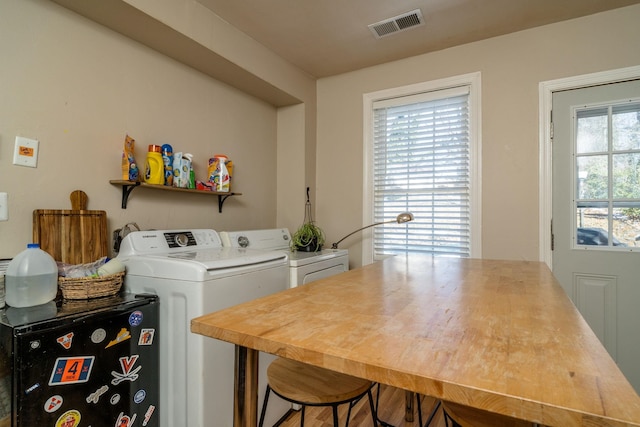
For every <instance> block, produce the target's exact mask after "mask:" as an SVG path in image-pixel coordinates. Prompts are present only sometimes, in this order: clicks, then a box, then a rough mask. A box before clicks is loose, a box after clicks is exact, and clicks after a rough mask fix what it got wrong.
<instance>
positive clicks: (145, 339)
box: [138, 328, 156, 345]
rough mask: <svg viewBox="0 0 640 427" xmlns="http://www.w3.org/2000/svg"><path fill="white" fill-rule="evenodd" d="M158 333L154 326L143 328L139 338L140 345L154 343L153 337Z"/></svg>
mask: <svg viewBox="0 0 640 427" xmlns="http://www.w3.org/2000/svg"><path fill="white" fill-rule="evenodd" d="M155 334H156V330H155V329H154V328H142V330H141V331H140V337H139V338H138V345H151V344H153V337H154V336H155Z"/></svg>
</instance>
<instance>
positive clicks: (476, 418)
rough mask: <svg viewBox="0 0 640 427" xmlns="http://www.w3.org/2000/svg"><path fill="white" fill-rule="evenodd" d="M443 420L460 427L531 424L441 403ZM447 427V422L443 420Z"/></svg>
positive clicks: (528, 426) (516, 426)
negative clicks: (451, 421)
mask: <svg viewBox="0 0 640 427" xmlns="http://www.w3.org/2000/svg"><path fill="white" fill-rule="evenodd" d="M442 409H443V410H444V413H445V418H447V417H448V418H449V419H453V421H455V423H456V424H458V425H459V426H461V427H531V426H532V425H533V423H530V422H528V421H524V420H519V419H517V418H511V417H508V416H506V415H501V414H496V413H493V412H488V411H483V410H480V409H475V408H470V407H468V406H464V405H459V404H457V403H450V402H442ZM445 422H446V424H447V426H448V425H449V422H448V420H446V419H445Z"/></svg>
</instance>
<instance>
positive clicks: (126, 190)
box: [109, 179, 242, 212]
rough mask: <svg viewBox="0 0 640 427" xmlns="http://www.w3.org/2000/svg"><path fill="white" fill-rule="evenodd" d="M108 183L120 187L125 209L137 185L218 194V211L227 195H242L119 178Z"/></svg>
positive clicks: (156, 188) (163, 189)
mask: <svg viewBox="0 0 640 427" xmlns="http://www.w3.org/2000/svg"><path fill="white" fill-rule="evenodd" d="M109 184H111V185H115V186H117V187H122V209H127V202H128V200H129V195H130V194H131V192H132V191H133V189H134V188H138V187H140V188H151V189H154V190H161V191H174V192H181V193H191V194H202V195H205V196H218V212H222V205H223V204H224V202H225V200H227V199H228V198H229V197H231V196H241V195H242V193H218V192H215V191H206V190H195V189H191V188H177V187H169V186H166V185H155V184H147V183H146V182H136V181H126V180H120V179H113V180H111V181H109Z"/></svg>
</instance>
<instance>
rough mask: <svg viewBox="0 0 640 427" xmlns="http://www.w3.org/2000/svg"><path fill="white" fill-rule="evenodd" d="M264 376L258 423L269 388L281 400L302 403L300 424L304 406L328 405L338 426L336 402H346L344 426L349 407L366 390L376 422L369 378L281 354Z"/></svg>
mask: <svg viewBox="0 0 640 427" xmlns="http://www.w3.org/2000/svg"><path fill="white" fill-rule="evenodd" d="M267 379H268V385H267V392H266V394H265V397H264V404H263V405H262V412H261V414H260V423H259V424H258V425H259V426H260V427H262V425H263V423H264V416H265V413H266V409H267V402H268V401H269V393H270V391H271V390H273V392H274V393H275V394H276V395H278V396H280V397H281V398H283V399H284V400H286V401H288V402H291V403H297V404H299V405H301V406H302V410H301V414H300V426H301V427H302V426H303V425H304V408H305V406H331V407H332V408H333V425H334V427H338V406H339V405H341V404H343V403H349V411H348V412H347V422H346V426H348V425H349V418H350V416H351V408H352V407H353V405H355V404H356V403H357V402H358V400H360V399H361V398H362V397H363V396H364V395H365V394H366V395H368V397H369V406H370V408H371V418H372V420H373V425H374V426H375V425H376V412H375V407H374V404H373V396H372V394H371V388H372V387H373V385H374V383H373V382H371V381H369V380H364V379H361V378H356V377H352V376H350V375H345V374H341V373H339V372H335V371H330V370H328V369H324V368H318V367H316V366H312V365H307V364H305V363H301V362H296V361H295V360H290V359H284V358H278V359H276V360H274V361H273V362H271V364H270V365H269V367H268V368H267ZM278 424H279V423H278Z"/></svg>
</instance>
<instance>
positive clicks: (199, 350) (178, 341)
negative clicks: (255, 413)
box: [117, 229, 289, 427]
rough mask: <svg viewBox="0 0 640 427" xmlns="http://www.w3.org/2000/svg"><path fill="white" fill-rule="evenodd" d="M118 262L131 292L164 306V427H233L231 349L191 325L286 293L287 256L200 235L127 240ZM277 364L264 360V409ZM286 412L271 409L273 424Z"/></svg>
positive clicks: (143, 234) (139, 234)
mask: <svg viewBox="0 0 640 427" xmlns="http://www.w3.org/2000/svg"><path fill="white" fill-rule="evenodd" d="M117 258H118V259H119V260H120V261H121V262H122V263H123V264H124V265H125V267H126V275H125V280H124V286H125V289H126V290H127V292H131V293H143V292H144V293H153V294H156V295H158V296H159V299H160V327H159V328H160V330H159V333H156V336H157V337H158V336H159V339H160V373H159V375H160V405H159V406H160V407H159V408H158V409H159V413H160V426H161V427H177V426H189V427H208V426H213V425H215V426H231V425H233V396H234V393H233V389H234V381H233V372H234V360H235V357H234V354H235V353H234V352H235V349H234V346H233V345H232V344H231V343H227V342H223V341H219V340H215V339H211V338H206V337H204V336H202V335H198V334H194V333H192V332H191V331H190V322H191V319H193V318H194V317H198V316H201V315H204V314H207V313H210V312H213V311H217V310H220V309H223V308H226V307H229V306H232V305H235V304H239V303H242V302H246V301H249V300H252V299H255V298H259V297H262V296H266V295H269V294H273V293H276V292H279V291H283V290H286V289H287V288H288V283H289V263H288V260H287V256H286V254H284V253H283V252H282V251H264V250H262V251H254V250H251V249H245V248H230V247H223V246H222V242H221V240H220V236H219V234H218V233H217V232H216V231H214V230H206V229H197V230H158V231H136V232H132V233H129V234H128V235H127V236H126V237H125V238H124V239H123V240H122V243H121V245H120V251H119V254H118V257H117ZM273 359H274V356H272V355H269V354H265V353H260V359H259V366H260V369H259V377H258V383H259V384H262V385H261V386H260V387H259V389H260V396H259V402H262V401H263V400H264V399H263V395H264V388H265V385H266V384H267V377H266V367H267V366H268V365H269V363H271V361H272V360H273ZM143 369H144V368H143ZM287 409H288V406H287V405H286V403H282V405H281V406H280V407H276V406H274V407H273V408H272V406H271V405H269V413H268V414H267V415H268V417H271V419H268V422H269V425H272V424H273V423H274V422H276V421H277V419H278V418H277V417H279V416H280V415H281V414H282V413H284V412H285V411H286V410H287ZM270 414H273V415H270Z"/></svg>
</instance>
